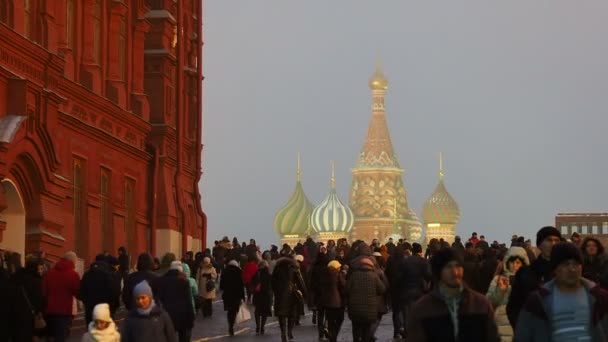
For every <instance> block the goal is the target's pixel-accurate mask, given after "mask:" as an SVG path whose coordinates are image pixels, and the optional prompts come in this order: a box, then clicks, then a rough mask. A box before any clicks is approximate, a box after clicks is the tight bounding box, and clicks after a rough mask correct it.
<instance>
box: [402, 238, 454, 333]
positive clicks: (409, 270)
mask: <svg viewBox="0 0 608 342" xmlns="http://www.w3.org/2000/svg"><path fill="white" fill-rule="evenodd" d="M458 253H460V252H458ZM431 280H432V273H431V266H430V264H429V261H428V260H427V259H425V258H424V257H423V254H422V246H421V245H420V244H419V243H414V244H412V255H411V256H410V257H408V258H406V259H404V261H403V263H402V264H401V268H400V269H399V275H398V279H397V281H396V284H395V287H396V292H395V295H396V296H397V300H398V305H399V306H398V307H397V308H396V309H394V310H397V311H398V312H399V313H400V316H401V319H402V321H403V322H404V326H403V330H402V331H399V333H400V334H401V336H402V337H403V338H407V329H406V327H405V322H406V321H407V317H408V313H409V312H410V309H411V306H412V305H413V304H414V303H416V301H418V299H420V297H422V296H423V295H424V294H425V293H426V292H428V290H429V289H430V286H431Z"/></svg>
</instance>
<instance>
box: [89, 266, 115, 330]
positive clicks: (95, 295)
mask: <svg viewBox="0 0 608 342" xmlns="http://www.w3.org/2000/svg"><path fill="white" fill-rule="evenodd" d="M79 298H80V300H82V302H83V303H84V311H85V317H86V322H87V323H89V322H90V321H91V320H92V319H93V318H92V315H93V308H94V307H95V305H97V304H101V303H107V304H108V305H110V312H112V313H114V312H116V310H117V309H118V307H119V306H120V299H119V298H120V279H119V278H117V277H115V276H114V271H113V270H112V269H111V268H110V265H108V263H106V262H103V261H101V262H95V263H93V264H92V265H91V267H90V268H89V270H88V271H87V272H86V273H85V274H84V275H83V276H82V280H81V281H80V297H79Z"/></svg>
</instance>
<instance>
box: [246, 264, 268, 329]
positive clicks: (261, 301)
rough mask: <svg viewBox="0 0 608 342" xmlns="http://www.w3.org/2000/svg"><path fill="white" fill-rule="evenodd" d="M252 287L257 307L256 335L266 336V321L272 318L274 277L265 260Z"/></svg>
mask: <svg viewBox="0 0 608 342" xmlns="http://www.w3.org/2000/svg"><path fill="white" fill-rule="evenodd" d="M251 286H252V288H253V305H254V306H255V311H254V316H255V333H256V335H264V327H265V326H266V320H267V319H268V317H269V316H272V309H271V307H272V275H271V274H270V271H269V269H268V262H266V261H265V260H262V261H260V263H259V264H258V271H257V272H256V273H255V275H254V276H253V278H252V280H251Z"/></svg>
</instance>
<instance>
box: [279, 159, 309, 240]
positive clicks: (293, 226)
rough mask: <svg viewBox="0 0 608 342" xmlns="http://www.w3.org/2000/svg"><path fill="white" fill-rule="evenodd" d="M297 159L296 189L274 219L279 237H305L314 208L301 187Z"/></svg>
mask: <svg viewBox="0 0 608 342" xmlns="http://www.w3.org/2000/svg"><path fill="white" fill-rule="evenodd" d="M299 164H300V163H299V158H298V178H297V182H296V188H295V190H294V192H293V194H292V195H291V198H289V200H288V201H287V203H286V204H285V205H284V206H283V207H282V208H281V209H279V211H278V212H277V214H276V215H275V217H274V229H275V230H276V231H277V233H278V234H279V235H281V236H285V235H306V234H308V232H309V231H310V229H309V228H310V215H311V214H312V210H313V209H314V206H313V204H312V202H310V200H309V199H308V197H306V194H305V193H304V188H303V187H302V181H301V172H300V166H299Z"/></svg>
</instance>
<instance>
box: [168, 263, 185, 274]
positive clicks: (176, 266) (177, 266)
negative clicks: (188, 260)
mask: <svg viewBox="0 0 608 342" xmlns="http://www.w3.org/2000/svg"><path fill="white" fill-rule="evenodd" d="M171 269H172V270H178V271H180V272H184V266H183V265H182V262H181V261H172V262H171Z"/></svg>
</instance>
